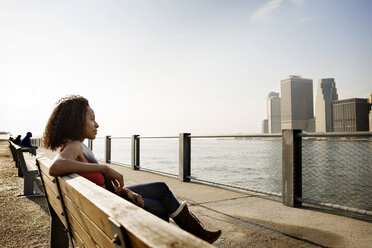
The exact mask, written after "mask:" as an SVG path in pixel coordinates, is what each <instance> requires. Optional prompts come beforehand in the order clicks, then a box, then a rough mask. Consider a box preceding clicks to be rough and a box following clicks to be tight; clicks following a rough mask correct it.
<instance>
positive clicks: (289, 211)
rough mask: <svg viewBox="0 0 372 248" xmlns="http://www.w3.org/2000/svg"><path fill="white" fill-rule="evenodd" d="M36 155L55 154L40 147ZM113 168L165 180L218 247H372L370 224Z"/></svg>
mask: <svg viewBox="0 0 372 248" xmlns="http://www.w3.org/2000/svg"><path fill="white" fill-rule="evenodd" d="M38 153H39V154H40V155H45V156H48V157H52V156H53V154H51V153H50V152H48V151H44V150H42V149H38ZM110 166H112V167H113V168H115V169H116V170H118V171H120V172H121V173H123V174H124V178H125V182H126V184H127V185H131V184H137V183H147V182H154V181H162V182H166V183H167V184H168V186H169V187H170V189H171V190H172V191H173V192H174V194H175V195H176V196H177V198H179V199H182V200H187V201H188V202H189V203H190V205H191V207H190V209H191V210H192V211H193V212H194V213H195V215H196V216H198V217H199V219H200V220H201V221H202V222H203V223H205V226H206V227H207V228H210V229H214V228H220V229H222V231H223V233H222V236H221V238H220V239H219V240H217V241H216V242H215V243H214V245H215V246H217V247H366V248H367V247H369V248H371V247H372V223H371V221H367V220H359V219H357V218H350V217H345V216H342V215H340V214H337V213H335V212H334V211H328V213H327V211H325V210H319V209H316V208H311V207H303V208H299V209H298V208H289V207H286V206H284V205H283V204H282V203H281V202H278V201H274V200H272V199H269V198H264V197H259V196H257V195H251V194H248V193H244V192H236V191H232V190H227V189H222V188H218V187H214V186H208V185H204V184H199V183H194V182H190V183H184V182H180V181H179V180H178V179H175V178H171V177H167V176H161V175H157V174H153V173H149V172H144V171H133V170H131V169H130V168H128V167H124V166H118V165H113V164H110Z"/></svg>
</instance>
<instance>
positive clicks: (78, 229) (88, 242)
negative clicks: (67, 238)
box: [68, 214, 104, 248]
mask: <svg viewBox="0 0 372 248" xmlns="http://www.w3.org/2000/svg"><path fill="white" fill-rule="evenodd" d="M68 220H69V222H70V228H71V231H72V236H73V238H74V240H77V239H79V240H80V241H81V242H82V243H83V244H84V245H85V246H86V247H102V248H104V247H103V246H98V245H97V244H96V242H95V241H94V238H95V237H93V236H90V235H89V234H88V233H87V232H86V231H85V230H84V228H82V226H80V224H79V223H78V222H77V220H76V219H74V217H73V216H72V215H71V214H68Z"/></svg>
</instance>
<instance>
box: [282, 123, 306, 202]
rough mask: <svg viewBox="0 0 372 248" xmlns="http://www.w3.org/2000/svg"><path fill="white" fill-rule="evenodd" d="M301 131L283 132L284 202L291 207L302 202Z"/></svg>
mask: <svg viewBox="0 0 372 248" xmlns="http://www.w3.org/2000/svg"><path fill="white" fill-rule="evenodd" d="M299 134H301V130H292V129H290V130H282V187H283V191H282V197H283V198H282V200H283V204H284V205H286V206H290V207H301V205H302V202H301V201H298V200H297V199H296V198H297V197H302V138H301V136H300V135H299Z"/></svg>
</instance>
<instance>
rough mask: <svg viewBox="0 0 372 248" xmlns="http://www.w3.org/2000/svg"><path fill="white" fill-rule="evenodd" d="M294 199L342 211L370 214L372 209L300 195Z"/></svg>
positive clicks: (371, 214)
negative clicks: (321, 200)
mask: <svg viewBox="0 0 372 248" xmlns="http://www.w3.org/2000/svg"><path fill="white" fill-rule="evenodd" d="M296 200H297V201H301V202H303V203H308V204H313V205H318V206H322V207H328V208H334V209H340V210H344V211H347V212H352V213H356V214H362V215H368V216H372V211H368V210H364V209H359V208H352V207H346V206H342V205H338V204H334V203H325V202H320V201H316V200H313V199H308V198H301V197H296Z"/></svg>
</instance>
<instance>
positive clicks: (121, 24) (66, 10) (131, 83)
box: [0, 0, 372, 136]
mask: <svg viewBox="0 0 372 248" xmlns="http://www.w3.org/2000/svg"><path fill="white" fill-rule="evenodd" d="M371 12H372V1H370V0H271V1H270V0H265V1H258V0H257V1H243V0H241V1H234V0H226V1H222V0H184V1H177V0H175V1H163V0H153V1H150V0H148V1H147V0H140V1H125V0H122V1H119V0H117V1H103V0H102V1H92V0H89V1H88V0H86V1H77V0H74V1H68V0H65V1H51V0H48V1H47V0H45V1H30V0H17V1H11V0H1V1H0V85H1V86H0V89H1V97H0V107H1V108H0V131H10V132H11V133H12V134H13V135H17V134H22V136H23V135H24V134H25V133H26V132H27V131H32V132H33V134H34V136H40V135H42V133H43V130H44V127H45V124H46V121H47V119H48V117H49V115H50V113H51V111H52V109H53V107H54V104H55V103H56V102H57V101H58V100H59V99H60V98H61V97H63V96H65V95H67V94H80V95H83V96H85V97H86V98H88V99H89V102H90V105H91V106H92V108H93V109H94V110H95V112H96V119H97V121H98V123H99V124H100V128H99V133H98V135H99V136H104V135H115V136H128V135H132V134H140V135H142V136H158V135H178V133H180V132H191V133H192V134H200V135H203V134H236V133H259V132H260V128H261V127H260V126H261V121H262V120H263V119H265V118H266V96H267V94H268V93H269V92H270V91H277V92H280V80H281V79H283V78H286V77H287V76H289V75H301V76H302V77H304V78H310V79H313V83H314V84H313V87H314V101H315V97H316V95H315V94H316V90H317V87H318V80H319V79H321V78H329V77H333V78H335V81H336V87H337V91H338V95H339V99H345V98H351V97H359V98H366V97H367V95H368V94H369V93H372V76H371V69H372V45H371V44H372V15H371Z"/></svg>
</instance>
